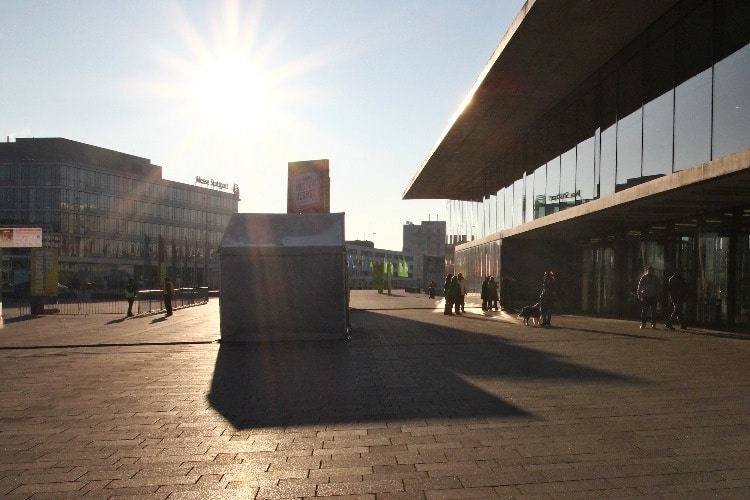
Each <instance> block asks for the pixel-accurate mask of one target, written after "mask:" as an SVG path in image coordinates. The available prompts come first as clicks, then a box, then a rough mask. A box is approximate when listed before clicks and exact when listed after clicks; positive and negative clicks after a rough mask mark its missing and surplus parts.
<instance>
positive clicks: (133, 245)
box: [45, 235, 216, 265]
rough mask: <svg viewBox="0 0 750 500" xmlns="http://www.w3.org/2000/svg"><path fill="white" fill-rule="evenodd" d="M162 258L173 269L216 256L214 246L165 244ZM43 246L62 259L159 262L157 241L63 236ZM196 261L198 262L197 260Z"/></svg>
mask: <svg viewBox="0 0 750 500" xmlns="http://www.w3.org/2000/svg"><path fill="white" fill-rule="evenodd" d="M164 242H165V245H166V247H164V257H165V259H166V261H167V262H169V263H171V264H172V265H178V264H187V263H188V262H190V263H191V264H192V263H196V262H197V263H198V264H200V265H202V260H200V259H203V258H204V255H205V252H206V251H207V252H208V255H209V257H210V258H213V257H214V255H215V254H216V244H215V243H214V242H211V241H209V244H208V246H206V243H205V242H203V241H197V240H196V241H177V240H168V239H165V240H164ZM45 246H46V247H49V248H58V249H59V251H60V256H61V257H103V258H113V259H138V260H143V259H145V258H146V257H147V256H148V259H149V260H150V261H152V262H158V261H159V239H158V237H155V238H149V239H148V240H146V239H145V238H141V240H140V241H134V240H121V239H112V238H102V237H89V236H71V235H63V236H60V237H57V238H54V237H53V238H47V239H45ZM196 259H197V260H196Z"/></svg>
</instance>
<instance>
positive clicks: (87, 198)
mask: <svg viewBox="0 0 750 500" xmlns="http://www.w3.org/2000/svg"><path fill="white" fill-rule="evenodd" d="M238 201H239V192H238V191H236V190H235V192H234V193H232V192H226V191H221V190H216V189H209V188H204V187H200V186H193V185H189V184H183V183H178V182H174V181H169V180H165V179H162V169H161V167H159V166H157V165H153V164H151V162H150V161H149V160H147V159H144V158H139V157H137V156H132V155H128V154H124V153H119V152H116V151H111V150H107V149H104V148H99V147H96V146H90V145H87V144H82V143H79V142H75V141H70V140H67V139H60V138H44V139H22V138H19V139H17V140H16V141H15V142H7V143H0V226H1V227H40V228H42V235H43V246H44V247H48V248H56V249H58V252H59V276H60V282H61V283H63V284H65V285H68V286H71V287H72V288H78V287H80V286H84V285H87V286H90V287H95V288H97V289H110V288H111V289H118V290H119V289H122V287H123V286H124V283H125V282H126V281H127V279H128V278H135V279H136V280H138V281H139V282H140V286H141V287H158V286H159V283H158V281H159V273H160V268H161V272H162V273H163V272H165V270H166V272H167V274H168V275H169V276H171V277H172V279H173V281H174V282H175V284H176V286H210V287H216V286H218V260H217V258H216V255H215V252H216V250H217V248H218V245H219V240H220V238H221V236H222V235H223V233H224V229H225V227H226V225H227V223H228V221H229V218H230V216H231V215H232V214H234V213H236V212H237V207H238ZM29 254H30V251H29V249H22V248H18V249H4V250H3V263H2V272H3V274H2V279H3V281H4V282H5V283H13V282H14V281H18V275H23V274H24V272H27V271H28V269H29V264H30V261H29Z"/></svg>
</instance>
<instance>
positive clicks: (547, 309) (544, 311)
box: [539, 271, 555, 326]
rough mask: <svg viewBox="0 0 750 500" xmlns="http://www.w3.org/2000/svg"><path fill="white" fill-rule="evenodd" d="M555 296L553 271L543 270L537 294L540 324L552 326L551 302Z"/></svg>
mask: <svg viewBox="0 0 750 500" xmlns="http://www.w3.org/2000/svg"><path fill="white" fill-rule="evenodd" d="M554 298H555V273H553V272H552V271H545V273H544V278H543V279H542V293H541V294H540V295H539V314H540V316H541V317H542V326H552V302H553V301H554Z"/></svg>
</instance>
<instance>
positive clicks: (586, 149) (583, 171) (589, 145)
mask: <svg viewBox="0 0 750 500" xmlns="http://www.w3.org/2000/svg"><path fill="white" fill-rule="evenodd" d="M577 149H578V151H577V153H576V192H577V193H578V196H577V197H576V202H577V203H585V202H587V201H590V200H593V199H594V196H595V193H594V182H595V167H594V138H593V137H589V138H588V139H586V140H585V141H583V142H581V143H579V144H578V148H577Z"/></svg>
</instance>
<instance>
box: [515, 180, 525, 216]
mask: <svg viewBox="0 0 750 500" xmlns="http://www.w3.org/2000/svg"><path fill="white" fill-rule="evenodd" d="M523 184H524V182H523V179H518V180H517V181H516V182H514V183H513V225H514V226H518V225H521V224H523V198H524V194H526V193H525V191H524V187H523Z"/></svg>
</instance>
